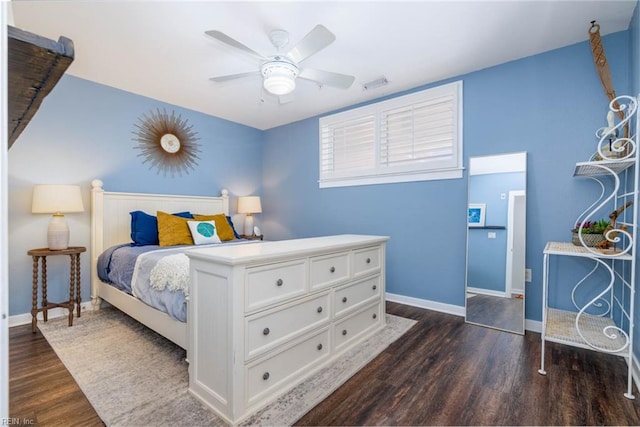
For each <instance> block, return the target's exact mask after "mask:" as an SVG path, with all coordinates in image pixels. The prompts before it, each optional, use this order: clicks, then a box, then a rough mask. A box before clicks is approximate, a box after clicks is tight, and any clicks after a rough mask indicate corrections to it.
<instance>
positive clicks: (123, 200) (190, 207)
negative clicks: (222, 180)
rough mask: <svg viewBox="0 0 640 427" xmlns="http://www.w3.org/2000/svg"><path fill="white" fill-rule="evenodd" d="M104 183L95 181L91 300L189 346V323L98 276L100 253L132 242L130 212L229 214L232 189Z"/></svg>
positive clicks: (92, 217) (183, 345) (92, 222)
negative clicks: (195, 191) (156, 190)
mask: <svg viewBox="0 0 640 427" xmlns="http://www.w3.org/2000/svg"><path fill="white" fill-rule="evenodd" d="M102 186H103V183H102V181H101V180H99V179H95V180H93V181H92V182H91V302H92V304H93V308H94V309H99V308H100V306H101V304H102V302H103V301H106V302H108V303H109V304H111V305H113V306H115V307H116V308H118V309H119V310H121V311H123V312H124V313H126V314H128V315H129V316H131V317H133V318H134V319H136V320H137V321H139V322H140V323H142V324H144V325H146V326H147V327H149V328H151V329H153V330H154V331H156V332H157V333H159V334H160V335H162V336H164V337H166V338H167V339H169V340H171V341H173V342H174V343H176V344H177V345H179V346H180V347H182V348H184V349H187V342H188V329H187V323H184V322H180V321H177V320H174V319H172V318H171V317H170V316H169V315H168V314H165V313H163V312H161V311H159V310H156V309H155V308H153V307H150V306H148V305H147V304H145V303H143V302H142V301H140V300H138V299H137V298H135V297H133V296H131V295H129V294H127V293H126V292H122V291H120V290H119V289H117V288H115V287H113V286H111V285H108V284H106V283H104V282H102V281H101V280H100V279H99V278H98V268H97V261H98V256H100V254H101V253H102V252H103V251H104V250H106V249H107V248H109V247H111V246H114V245H118V244H121V243H127V242H131V216H130V215H129V212H131V211H135V210H141V211H144V212H147V213H149V214H152V215H154V214H155V213H156V211H163V212H180V211H190V212H193V213H200V214H216V213H224V214H225V215H229V192H228V191H227V190H226V189H223V190H221V195H220V196H218V197H208V196H178V195H164V194H144V193H113V192H107V191H104V189H103V188H102ZM187 300H188V298H187Z"/></svg>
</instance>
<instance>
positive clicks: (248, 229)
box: [244, 214, 253, 236]
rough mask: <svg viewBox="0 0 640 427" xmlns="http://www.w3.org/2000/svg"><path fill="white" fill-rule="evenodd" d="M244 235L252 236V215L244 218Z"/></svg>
mask: <svg viewBox="0 0 640 427" xmlns="http://www.w3.org/2000/svg"><path fill="white" fill-rule="evenodd" d="M244 235H245V236H253V215H251V214H247V216H246V217H245V218H244Z"/></svg>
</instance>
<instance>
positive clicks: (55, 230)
mask: <svg viewBox="0 0 640 427" xmlns="http://www.w3.org/2000/svg"><path fill="white" fill-rule="evenodd" d="M31 212H32V213H51V214H53V216H52V217H51V222H49V228H48V229H47V243H48V245H49V249H51V250H62V249H67V248H68V247H69V226H68V225H67V221H66V220H65V218H64V214H65V213H72V212H84V206H83V204H82V194H81V193H80V186H79V185H53V184H38V185H36V186H34V187H33V199H32V202H31Z"/></svg>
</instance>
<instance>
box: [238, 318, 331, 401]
mask: <svg viewBox="0 0 640 427" xmlns="http://www.w3.org/2000/svg"><path fill="white" fill-rule="evenodd" d="M327 357H329V330H328V329H324V330H322V331H320V332H317V333H315V334H313V335H311V336H310V337H309V338H305V339H303V340H302V341H300V342H298V343H296V344H295V345H293V346H291V347H289V348H287V349H286V350H284V351H283V352H281V353H278V354H276V355H275V356H272V357H270V358H268V359H265V360H261V361H258V362H256V363H254V364H251V365H248V366H247V367H246V368H245V369H246V384H247V387H246V389H245V390H246V399H247V403H248V404H249V405H252V404H254V403H256V402H258V401H260V400H261V399H264V398H266V397H267V396H269V395H272V394H274V393H277V390H278V388H280V387H284V386H286V385H289V384H290V382H291V381H292V380H293V379H294V378H299V377H301V376H303V375H305V371H306V369H307V368H309V367H311V366H312V365H315V364H317V363H319V362H320V360H321V359H324V358H327Z"/></svg>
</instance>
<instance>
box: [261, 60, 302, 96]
mask: <svg viewBox="0 0 640 427" xmlns="http://www.w3.org/2000/svg"><path fill="white" fill-rule="evenodd" d="M260 71H261V72H262V76H263V77H264V80H263V83H262V84H263V86H264V88H265V89H266V90H267V92H269V93H271V94H273V95H287V94H289V93H291V92H293V90H294V89H295V88H296V77H298V72H299V70H298V67H297V66H296V65H295V64H292V63H290V62H286V61H281V60H274V61H269V62H265V63H264V64H263V65H262V68H261V70H260Z"/></svg>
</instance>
